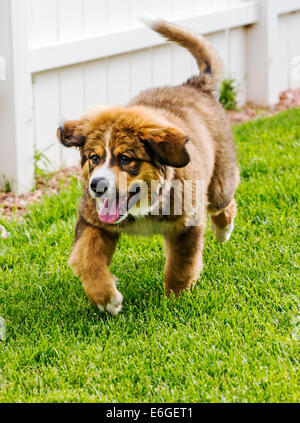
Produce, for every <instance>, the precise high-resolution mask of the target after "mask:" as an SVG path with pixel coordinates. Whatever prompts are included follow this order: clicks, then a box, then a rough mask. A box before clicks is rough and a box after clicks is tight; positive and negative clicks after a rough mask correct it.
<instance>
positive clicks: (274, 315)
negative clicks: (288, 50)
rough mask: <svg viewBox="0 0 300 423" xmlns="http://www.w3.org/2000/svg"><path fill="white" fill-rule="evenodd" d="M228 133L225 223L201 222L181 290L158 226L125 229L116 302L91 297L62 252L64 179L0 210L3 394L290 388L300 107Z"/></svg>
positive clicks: (243, 394)
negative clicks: (232, 211)
mask: <svg viewBox="0 0 300 423" xmlns="http://www.w3.org/2000/svg"><path fill="white" fill-rule="evenodd" d="M234 132H235V138H236V144H237V149H238V156H239V163H240V168H241V176H242V182H241V185H240V187H239V189H238V193H237V201H238V204H239V212H238V217H237V219H236V227H235V231H234V233H233V236H232V238H231V240H230V242H229V243H227V244H226V245H220V244H217V242H216V241H215V240H214V239H213V236H212V233H211V231H210V229H208V231H207V236H206V247H205V252H204V260H205V268H204V272H203V274H202V276H201V278H200V280H199V282H198V284H197V287H196V288H195V289H194V291H193V292H192V293H189V294H186V295H185V296H183V297H182V298H180V300H179V301H177V300H175V299H173V298H171V299H169V300H167V299H165V298H164V296H163V264H164V259H163V248H162V239H161V237H159V236H156V237H153V238H129V237H125V236H124V237H123V238H122V240H121V242H120V244H119V246H118V249H117V251H116V254H115V257H114V260H113V263H112V271H113V272H114V273H115V274H116V275H117V276H118V277H119V279H120V283H119V289H120V291H121V292H122V293H123V295H124V309H123V311H122V313H121V314H120V315H118V316H117V317H112V316H110V315H101V314H99V313H98V312H97V310H96V309H95V308H94V307H93V306H92V305H91V304H90V303H89V301H88V300H87V298H86V296H85V294H84V292H83V289H82V287H81V282H80V280H79V279H78V278H76V277H74V276H73V274H72V271H71V270H70V269H69V268H68V266H67V264H66V262H67V259H68V255H69V253H70V250H71V245H72V238H73V228H74V224H75V218H76V208H77V202H78V199H79V196H80V186H79V184H78V182H76V181H75V180H74V181H73V183H72V185H71V187H70V188H68V189H67V190H65V191H63V192H62V194H61V195H60V196H52V197H46V198H45V200H44V201H43V203H42V204H38V205H34V206H33V207H32V210H31V212H30V215H29V216H28V218H27V219H26V223H25V224H20V223H19V224H18V223H13V222H12V223H7V222H6V221H2V222H1V223H2V224H4V225H5V226H6V228H7V230H8V231H9V232H10V235H11V236H10V237H9V238H8V239H5V240H4V239H0V266H1V269H0V315H1V316H2V317H4V318H5V319H6V324H7V338H6V340H5V341H4V342H0V401H1V402H17V401H20V402H90V401H100V402H114V401H116V402H202V401H203V402H287V401H289V402H298V401H299V400H300V395H299V385H298V381H299V338H300V327H299V326H300V325H299V324H300V317H299V316H300V311H299V260H298V261H297V252H299V251H297V248H298V245H299V232H297V221H298V219H299V214H298V213H299V211H298V194H299V178H298V176H299V141H300V109H294V110H291V111H289V112H285V113H282V114H280V115H278V116H276V117H272V118H268V119H264V120H259V121H256V122H252V123H247V124H244V125H242V126H238V127H236V128H235V130H234ZM298 257H299V256H298ZM297 297H298V298H297Z"/></svg>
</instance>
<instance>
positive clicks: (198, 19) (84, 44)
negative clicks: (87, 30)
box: [29, 1, 258, 73]
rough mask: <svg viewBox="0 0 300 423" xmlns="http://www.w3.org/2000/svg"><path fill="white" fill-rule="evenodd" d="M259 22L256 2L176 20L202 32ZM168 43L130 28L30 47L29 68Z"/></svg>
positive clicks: (51, 66)
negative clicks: (39, 46) (40, 46)
mask: <svg viewBox="0 0 300 423" xmlns="http://www.w3.org/2000/svg"><path fill="white" fill-rule="evenodd" d="M257 21H258V7H257V2H256V1H248V2H245V3H240V4H236V5H232V6H230V7H226V8H223V9H215V10H210V11H208V12H206V13H202V14H201V15H197V16H194V17H189V18H186V19H180V20H176V21H175V22H176V23H178V24H180V25H183V26H185V27H186V28H188V29H190V30H193V31H196V32H201V34H209V33H213V32H217V31H223V30H226V29H229V28H235V27H240V26H244V25H249V24H252V23H255V22H257ZM165 43H166V41H165V40H164V39H163V38H162V37H160V36H159V35H158V34H156V33H154V32H153V31H151V30H149V29H148V28H135V29H129V30H127V31H122V32H117V33H112V34H106V35H102V36H98V37H93V38H86V39H80V40H76V41H72V42H67V43H57V44H53V45H50V46H46V47H42V48H37V49H31V50H30V51H29V59H30V69H31V73H38V72H42V71H46V70H50V69H55V68H60V67H64V66H70V65H74V64H76V63H82V62H88V61H91V60H96V59H101V58H104V57H110V56H114V55H118V54H122V53H127V52H130V51H135V50H140V49H144V48H148V47H153V46H158V45H162V44H165Z"/></svg>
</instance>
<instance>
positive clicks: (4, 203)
mask: <svg viewBox="0 0 300 423" xmlns="http://www.w3.org/2000/svg"><path fill="white" fill-rule="evenodd" d="M74 177H75V178H77V179H79V178H80V168H79V166H72V167H69V168H67V169H63V170H60V171H58V172H55V173H51V174H49V175H47V176H45V177H41V176H37V177H36V179H35V188H34V189H33V190H32V191H30V192H28V193H26V194H19V195H17V194H14V193H12V192H1V191H0V218H1V217H5V218H11V217H20V218H22V217H23V216H25V215H26V213H27V206H28V205H29V204H32V203H34V202H36V201H40V200H41V199H42V198H43V196H44V194H51V193H54V194H58V193H59V191H60V189H61V186H68V185H69V184H70V182H71V180H72V178H74ZM1 228H2V229H1ZM3 229H4V228H3V226H2V227H1V226H0V238H1V237H2V238H4V237H5V236H6V234H5V232H4V230H3Z"/></svg>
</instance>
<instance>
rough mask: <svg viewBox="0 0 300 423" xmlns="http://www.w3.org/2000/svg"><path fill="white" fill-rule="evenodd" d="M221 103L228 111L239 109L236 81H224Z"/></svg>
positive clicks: (228, 79) (227, 79)
mask: <svg viewBox="0 0 300 423" xmlns="http://www.w3.org/2000/svg"><path fill="white" fill-rule="evenodd" d="M219 101H220V103H221V104H222V105H223V107H224V108H225V109H226V110H236V109H237V91H236V86H235V81H234V79H230V78H226V79H224V80H223V81H222V84H221V90H220V97H219Z"/></svg>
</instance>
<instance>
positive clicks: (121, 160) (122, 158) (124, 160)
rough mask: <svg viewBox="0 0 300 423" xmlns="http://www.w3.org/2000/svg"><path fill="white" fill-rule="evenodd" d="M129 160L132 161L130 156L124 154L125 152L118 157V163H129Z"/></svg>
mask: <svg viewBox="0 0 300 423" xmlns="http://www.w3.org/2000/svg"><path fill="white" fill-rule="evenodd" d="M131 162H132V158H131V157H128V156H125V154H122V155H121V156H120V157H119V163H120V164H129V163H131Z"/></svg>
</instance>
